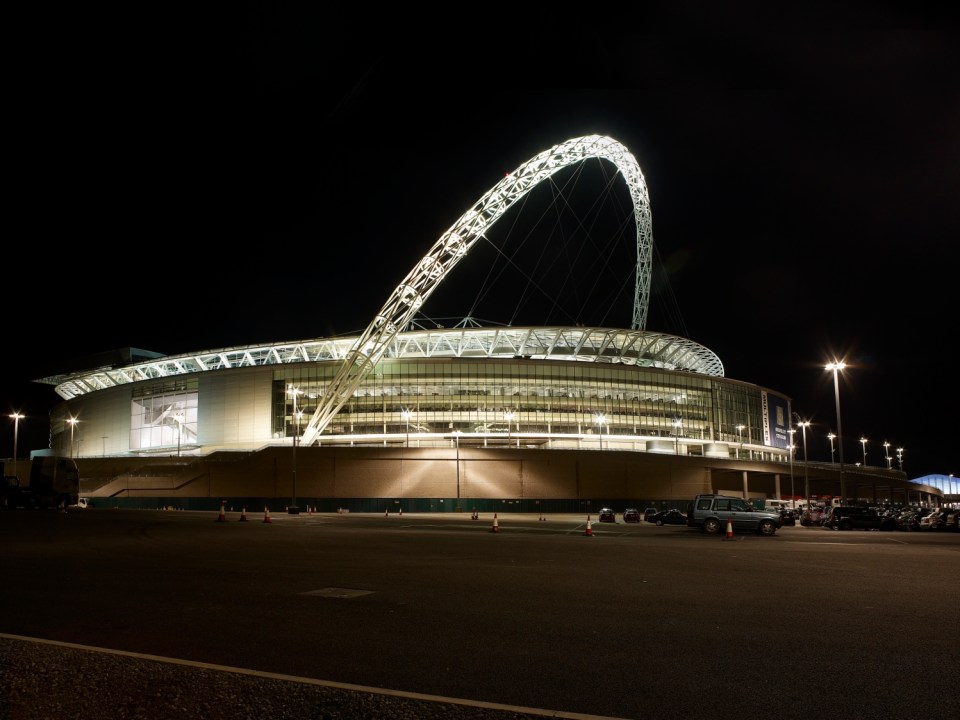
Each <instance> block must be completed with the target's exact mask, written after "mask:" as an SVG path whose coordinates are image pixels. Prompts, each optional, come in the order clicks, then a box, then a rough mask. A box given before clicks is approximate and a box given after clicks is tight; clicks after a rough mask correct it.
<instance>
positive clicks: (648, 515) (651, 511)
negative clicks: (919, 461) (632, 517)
mask: <svg viewBox="0 0 960 720" xmlns="http://www.w3.org/2000/svg"><path fill="white" fill-rule="evenodd" d="M658 512H660V511H659V510H657V509H656V508H647V509H646V510H644V511H643V519H644V520H646V521H647V522H653V516H654V515H656V514H657V513H658Z"/></svg>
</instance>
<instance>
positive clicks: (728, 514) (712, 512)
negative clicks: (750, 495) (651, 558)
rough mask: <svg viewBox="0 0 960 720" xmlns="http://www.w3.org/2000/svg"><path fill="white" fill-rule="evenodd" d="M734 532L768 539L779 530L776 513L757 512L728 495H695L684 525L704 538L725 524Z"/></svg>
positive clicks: (744, 501) (778, 519) (720, 529)
mask: <svg viewBox="0 0 960 720" xmlns="http://www.w3.org/2000/svg"><path fill="white" fill-rule="evenodd" d="M728 521H729V523H730V525H731V526H732V528H733V531H734V532H737V531H740V532H743V531H745V530H749V531H752V532H755V533H757V534H759V535H766V536H770V535H773V534H774V533H776V532H777V529H778V528H779V527H780V513H775V512H767V511H766V510H757V509H756V508H755V507H753V505H751V504H750V503H748V502H747V501H746V500H744V499H743V498H738V497H735V496H731V495H697V496H696V497H694V498H693V501H692V502H691V503H690V504H689V505H688V506H687V525H689V526H690V527H698V528H701V529H702V530H703V531H704V532H705V533H707V534H708V535H717V534H719V533H721V532H723V531H724V529H725V528H726V527H727V522H728Z"/></svg>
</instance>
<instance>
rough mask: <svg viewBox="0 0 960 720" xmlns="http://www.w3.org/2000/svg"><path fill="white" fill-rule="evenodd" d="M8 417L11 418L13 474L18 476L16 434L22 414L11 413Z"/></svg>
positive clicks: (18, 431) (18, 430) (18, 432)
mask: <svg viewBox="0 0 960 720" xmlns="http://www.w3.org/2000/svg"><path fill="white" fill-rule="evenodd" d="M10 417H12V418H13V474H14V475H16V476H17V478H19V477H20V476H19V475H17V436H18V435H19V434H20V421H21V420H23V418H24V416H23V415H21V414H20V413H19V412H15V413H11V414H10Z"/></svg>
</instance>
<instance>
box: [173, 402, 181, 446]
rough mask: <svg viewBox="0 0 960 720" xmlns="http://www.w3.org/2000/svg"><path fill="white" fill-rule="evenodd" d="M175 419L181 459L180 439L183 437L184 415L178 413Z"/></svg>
mask: <svg viewBox="0 0 960 720" xmlns="http://www.w3.org/2000/svg"><path fill="white" fill-rule="evenodd" d="M173 419H174V421H175V422H176V423H177V457H180V438H182V437H183V413H182V412H178V413H177V414H176V415H174V416H173Z"/></svg>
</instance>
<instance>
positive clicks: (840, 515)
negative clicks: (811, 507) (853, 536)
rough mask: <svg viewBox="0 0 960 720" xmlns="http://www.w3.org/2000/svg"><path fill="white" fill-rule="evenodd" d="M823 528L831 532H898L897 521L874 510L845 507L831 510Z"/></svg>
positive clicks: (839, 506) (841, 506) (840, 506)
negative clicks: (854, 530) (855, 530)
mask: <svg viewBox="0 0 960 720" xmlns="http://www.w3.org/2000/svg"><path fill="white" fill-rule="evenodd" d="M823 526H824V527H826V528H830V529H831V530H853V529H854V528H856V529H858V530H896V529H897V521H896V520H895V519H894V518H891V517H884V516H883V515H880V514H879V513H878V512H877V511H876V510H874V509H873V508H865V507H857V506H844V505H838V506H837V507H832V508H829V511H828V514H827V516H826V517H825V518H824V520H823Z"/></svg>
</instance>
